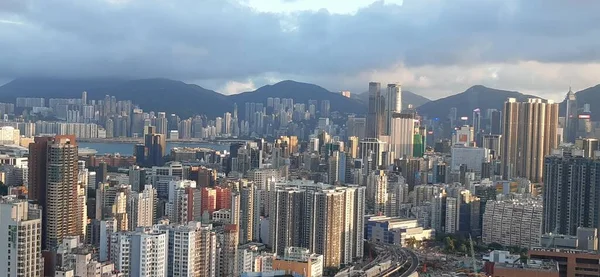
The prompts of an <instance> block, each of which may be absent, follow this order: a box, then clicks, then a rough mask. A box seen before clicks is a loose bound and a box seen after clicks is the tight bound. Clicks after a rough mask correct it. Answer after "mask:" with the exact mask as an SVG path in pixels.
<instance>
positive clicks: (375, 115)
mask: <svg viewBox="0 0 600 277" xmlns="http://www.w3.org/2000/svg"><path fill="white" fill-rule="evenodd" d="M384 116H385V97H384V96H383V95H381V84H380V83H374V82H371V83H369V111H368V114H367V131H366V137H367V138H378V137H379V136H380V135H383V134H384V132H385V125H384V124H385V118H384Z"/></svg>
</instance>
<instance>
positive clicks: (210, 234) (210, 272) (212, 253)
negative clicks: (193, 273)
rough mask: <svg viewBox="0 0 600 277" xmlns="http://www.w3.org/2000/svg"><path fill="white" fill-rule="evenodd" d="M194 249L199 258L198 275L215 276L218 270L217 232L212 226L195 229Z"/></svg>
mask: <svg viewBox="0 0 600 277" xmlns="http://www.w3.org/2000/svg"><path fill="white" fill-rule="evenodd" d="M196 239H197V242H198V244H197V245H196V250H197V251H198V256H199V260H200V265H199V267H200V269H199V275H198V276H207V277H216V276H217V271H218V260H219V257H218V254H217V248H218V245H217V233H216V232H215V231H213V230H212V226H211V225H208V226H201V227H200V228H199V229H198V231H197V237H196Z"/></svg>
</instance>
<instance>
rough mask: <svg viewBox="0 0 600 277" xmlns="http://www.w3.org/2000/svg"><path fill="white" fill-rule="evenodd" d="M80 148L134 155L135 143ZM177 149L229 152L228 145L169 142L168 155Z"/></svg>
mask: <svg viewBox="0 0 600 277" xmlns="http://www.w3.org/2000/svg"><path fill="white" fill-rule="evenodd" d="M78 145H79V148H90V149H94V150H96V151H98V153H97V155H104V154H115V153H119V154H121V155H126V156H129V155H132V154H133V146H134V145H135V143H131V142H79V143H78ZM175 147H202V148H209V149H214V150H218V151H223V150H229V145H228V144H216V143H181V142H167V151H166V152H167V153H169V152H171V149H173V148H175Z"/></svg>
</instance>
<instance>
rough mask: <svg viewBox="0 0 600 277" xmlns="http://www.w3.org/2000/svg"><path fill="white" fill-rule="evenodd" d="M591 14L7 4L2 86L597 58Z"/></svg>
mask: <svg viewBox="0 0 600 277" xmlns="http://www.w3.org/2000/svg"><path fill="white" fill-rule="evenodd" d="M598 10H600V1H592V0H580V1H568V0H563V1H559V0H485V1H484V0H405V1H404V5H403V6H396V5H385V4H384V3H383V2H376V3H375V4H373V5H371V6H369V7H366V8H363V9H361V10H359V11H358V12H357V13H356V14H353V15H341V14H330V13H328V12H327V11H324V10H321V11H318V12H296V13H291V14H286V15H282V14H281V15H280V14H274V13H261V12H257V11H255V10H253V9H251V8H248V7H246V6H244V5H242V4H239V3H236V2H233V1H226V0H205V1H198V0H179V1H158V0H112V1H109V0H85V1H80V0H52V1H47V0H28V1H25V0H23V1H19V0H2V1H0V79H1V78H12V77H18V76H31V75H58V76H64V77H77V76H130V77H156V76H161V77H170V78H178V79H187V80H202V79H239V78H246V77H248V76H256V75H260V74H262V73H265V72H277V73H280V74H288V75H305V76H315V75H320V74H338V73H344V74H353V73H358V72H362V71H365V70H373V69H378V68H386V67H389V66H391V65H394V64H398V63H404V64H405V65H407V66H422V65H452V64H458V65H464V64H478V63H487V62H490V63H492V62H513V61H520V60H535V61H541V62H587V61H597V60H599V59H600V51H598V50H597V49H599V48H598V47H599V44H600V30H599V28H600V24H598V23H600V19H598V17H597V15H596V13H597V11H598Z"/></svg>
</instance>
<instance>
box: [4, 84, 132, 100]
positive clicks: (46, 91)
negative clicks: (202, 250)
mask: <svg viewBox="0 0 600 277" xmlns="http://www.w3.org/2000/svg"><path fill="white" fill-rule="evenodd" d="M125 82H127V81H126V80H122V79H117V78H95V79H54V78H19V79H15V80H13V81H11V82H9V83H7V84H5V85H3V86H0V101H3V102H14V101H15V98H17V97H43V98H46V99H49V98H80V97H81V92H82V91H88V94H90V93H97V94H101V93H103V92H107V91H108V90H110V89H112V88H114V87H115V86H118V85H120V84H122V83H125ZM88 98H90V99H100V98H99V97H97V98H93V97H91V96H88ZM102 98H104V95H102Z"/></svg>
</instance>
